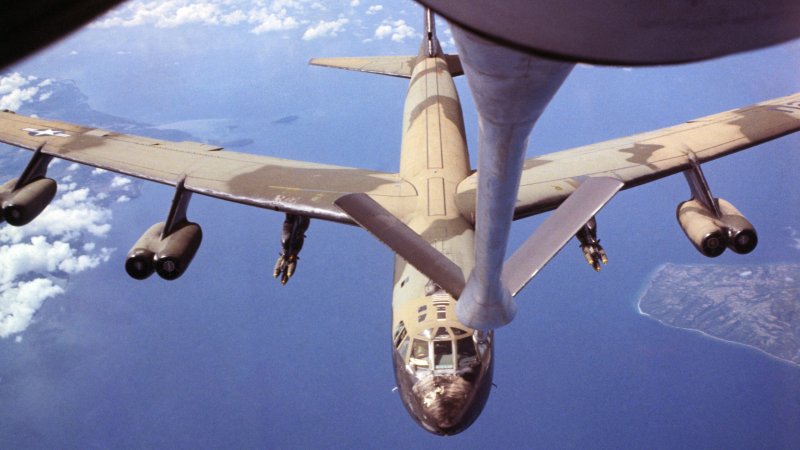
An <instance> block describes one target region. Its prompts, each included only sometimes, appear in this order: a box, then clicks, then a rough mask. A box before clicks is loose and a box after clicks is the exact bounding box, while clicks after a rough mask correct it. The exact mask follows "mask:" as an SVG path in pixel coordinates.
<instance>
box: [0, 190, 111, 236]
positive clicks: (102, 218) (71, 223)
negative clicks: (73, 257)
mask: <svg viewBox="0 0 800 450" xmlns="http://www.w3.org/2000/svg"><path fill="white" fill-rule="evenodd" d="M95 201H96V198H95V197H92V196H90V195H89V189H87V188H82V189H76V190H69V191H67V192H65V193H64V194H62V195H61V196H60V197H58V198H56V200H54V201H53V202H52V203H51V204H50V206H48V207H47V209H45V210H44V211H43V212H42V214H41V215H40V216H39V217H37V218H36V220H34V221H33V222H31V223H29V224H28V225H25V226H24V227H11V226H5V227H3V228H0V243H3V244H7V243H11V244H14V243H19V242H22V241H24V240H26V239H28V238H30V237H31V236H39V235H48V236H54V237H59V238H61V239H64V240H72V239H76V238H77V237H79V236H80V235H82V234H85V233H88V234H91V235H93V236H105V235H106V234H107V233H108V231H109V230H110V229H111V225H110V224H109V221H110V220H111V217H112V214H111V210H110V209H107V208H103V207H101V206H99V205H97V204H96V203H95Z"/></svg>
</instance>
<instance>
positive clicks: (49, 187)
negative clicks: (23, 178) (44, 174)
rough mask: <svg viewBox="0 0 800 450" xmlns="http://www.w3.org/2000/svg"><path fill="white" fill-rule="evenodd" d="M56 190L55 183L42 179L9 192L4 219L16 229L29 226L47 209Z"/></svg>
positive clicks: (4, 204) (4, 202)
mask: <svg viewBox="0 0 800 450" xmlns="http://www.w3.org/2000/svg"><path fill="white" fill-rule="evenodd" d="M56 190H57V186H56V182H55V181H53V180H52V179H50V178H40V179H38V180H36V181H33V182H30V183H28V184H26V185H25V186H23V187H21V188H19V189H17V190H16V191H11V192H9V193H8V194H7V195H5V196H4V198H3V219H5V221H6V222H8V223H9V224H10V225H14V226H15V227H19V226H22V225H27V224H28V223H30V222H31V221H32V220H33V219H35V218H36V217H37V216H39V214H41V212H42V211H44V209H45V208H47V205H49V204H50V202H51V201H52V200H53V197H55V195H56Z"/></svg>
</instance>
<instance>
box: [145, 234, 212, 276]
mask: <svg viewBox="0 0 800 450" xmlns="http://www.w3.org/2000/svg"><path fill="white" fill-rule="evenodd" d="M202 240H203V231H202V230H201V229H200V225H198V224H196V223H193V222H186V223H184V224H183V225H181V226H180V228H178V229H177V230H175V231H174V232H173V233H172V234H170V235H169V236H167V237H166V238H164V239H162V241H161V249H160V250H159V251H158V252H156V256H155V261H156V272H158V275H159V276H161V278H163V279H165V280H175V279H177V278H178V277H180V276H181V275H183V273H184V272H185V271H186V269H187V268H189V264H190V263H191V262H192V259H193V258H194V255H195V253H197V249H198V248H200V242H201V241H202Z"/></svg>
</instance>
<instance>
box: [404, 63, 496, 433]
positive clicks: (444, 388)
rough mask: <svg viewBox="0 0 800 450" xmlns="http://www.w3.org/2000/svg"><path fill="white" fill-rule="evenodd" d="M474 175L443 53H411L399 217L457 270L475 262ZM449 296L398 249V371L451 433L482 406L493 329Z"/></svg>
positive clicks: (422, 406)
mask: <svg viewBox="0 0 800 450" xmlns="http://www.w3.org/2000/svg"><path fill="white" fill-rule="evenodd" d="M470 174H471V169H470V163H469V154H468V151H467V144H466V137H465V132H464V121H463V118H462V112H461V104H460V101H459V98H458V93H457V92H456V88H455V84H454V83H453V79H452V76H451V74H450V71H449V68H448V66H447V62H446V61H445V59H444V57H443V56H442V55H438V56H434V57H428V56H427V55H426V54H424V52H423V54H422V55H421V56H420V57H419V58H418V59H417V60H416V62H415V66H414V69H413V72H412V76H411V81H410V84H409V87H408V93H407V96H406V101H405V107H404V112H403V141H402V154H401V161H400V176H401V177H402V178H403V179H404V180H405V181H406V182H408V183H410V184H412V185H413V186H414V187H415V188H416V190H417V194H418V195H417V196H416V197H414V198H413V200H411V201H409V202H408V203H407V204H404V205H403V206H404V207H403V211H402V214H401V215H400V219H401V220H402V221H403V222H405V223H406V224H407V225H408V226H409V227H410V228H411V229H412V230H414V231H415V232H417V233H418V234H419V235H420V236H422V237H423V238H424V239H425V240H426V241H428V242H429V243H430V244H431V245H432V246H433V247H434V248H436V249H437V250H439V251H440V252H442V253H443V254H444V255H446V256H447V257H448V258H450V259H451V260H452V261H453V262H455V263H456V264H457V265H458V266H459V267H460V268H461V269H462V271H463V273H464V277H465V278H466V277H467V276H468V275H469V273H470V271H471V270H472V268H473V266H474V264H475V263H474V229H473V225H472V223H471V222H470V221H469V220H467V219H466V218H464V217H463V216H462V215H461V213H460V212H459V210H458V208H457V207H456V203H455V193H456V187H457V186H458V183H459V182H461V181H462V180H463V179H464V178H466V177H467V176H469V175H470ZM455 304H456V300H455V299H454V298H453V297H452V296H451V295H449V294H448V293H446V292H445V291H444V290H442V289H441V288H440V287H439V286H437V285H436V284H435V283H433V282H432V281H430V279H429V278H428V277H426V276H425V275H423V274H422V273H420V272H419V271H418V270H416V269H415V268H414V267H413V266H411V265H410V264H408V263H407V262H406V261H405V260H404V259H402V258H401V257H399V256H398V257H396V258H395V269H394V291H393V301H392V312H393V314H392V316H393V318H392V329H393V333H394V334H393V347H394V348H393V352H392V353H393V355H394V368H395V377H396V379H397V383H398V388H399V391H400V395H401V397H402V400H403V404H404V405H405V407H406V408H407V409H408V411H409V413H410V414H411V415H412V417H414V418H415V420H417V422H419V423H420V425H422V426H423V427H424V428H425V429H427V430H428V431H431V432H433V433H436V434H455V433H458V432H460V431H462V430H464V429H466V428H467V427H468V426H469V425H470V424H471V423H472V422H473V421H474V420H475V419H476V418H477V417H478V415H479V414H480V412H481V410H482V409H483V406H484V404H485V403H486V400H487V398H488V395H489V390H490V387H491V379H492V368H493V358H492V335H491V333H480V332H476V330H473V329H471V328H469V327H466V326H465V325H463V324H462V323H460V322H459V321H458V319H457V318H456V313H455Z"/></svg>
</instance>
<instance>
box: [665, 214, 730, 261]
mask: <svg viewBox="0 0 800 450" xmlns="http://www.w3.org/2000/svg"><path fill="white" fill-rule="evenodd" d="M677 216H678V223H679V224H680V226H681V229H683V232H684V233H686V237H688V238H689V241H691V243H692V244H694V246H695V248H697V250H698V251H699V252H700V253H702V254H704V255H706V256H708V257H710V258H715V257H717V256H719V255H721V254H722V252H724V251H725V244H726V241H727V240H726V234H727V230H726V229H725V226H724V225H723V223H722V222H721V221H720V219H717V217H716V216H715V215H714V213H713V212H712V211H709V210H708V208H706V207H705V206H704V205H703V204H702V203H701V202H700V201H699V200H696V199H692V200H687V201H685V202H683V203H681V204H680V205H678V210H677Z"/></svg>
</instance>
